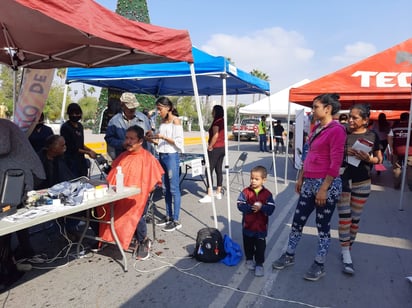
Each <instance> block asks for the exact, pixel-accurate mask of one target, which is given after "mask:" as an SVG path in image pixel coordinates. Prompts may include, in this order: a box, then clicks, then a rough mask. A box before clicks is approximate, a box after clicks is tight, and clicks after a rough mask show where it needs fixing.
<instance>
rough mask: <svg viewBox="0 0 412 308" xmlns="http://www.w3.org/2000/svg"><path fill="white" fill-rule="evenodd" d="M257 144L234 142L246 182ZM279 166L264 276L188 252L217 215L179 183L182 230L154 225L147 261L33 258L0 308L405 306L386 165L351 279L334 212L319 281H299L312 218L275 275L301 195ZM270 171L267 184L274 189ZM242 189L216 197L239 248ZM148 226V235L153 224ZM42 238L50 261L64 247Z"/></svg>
mask: <svg viewBox="0 0 412 308" xmlns="http://www.w3.org/2000/svg"><path fill="white" fill-rule="evenodd" d="M257 149H258V143H257V142H253V141H251V142H241V143H240V151H247V152H248V154H249V155H248V159H247V161H246V164H245V182H246V183H248V181H249V172H250V169H251V168H252V167H253V166H255V165H257V164H261V165H263V166H266V167H267V168H268V169H270V166H271V157H272V156H271V155H272V154H270V153H259V152H257ZM185 150H186V152H189V153H200V152H202V147H201V145H191V146H186V147H185ZM238 156H239V152H238V151H237V142H234V141H230V142H229V158H230V165H233V163H234V161H235V159H236V158H237V157H238ZM284 163H285V157H284V156H283V155H279V156H278V157H277V158H276V166H277V176H278V183H277V185H278V194H277V196H276V200H275V202H276V210H275V212H274V214H273V216H271V217H270V226H269V234H268V237H267V249H266V262H265V276H264V277H263V278H256V277H254V275H253V274H252V273H251V272H249V271H247V270H246V268H245V267H244V265H243V262H242V263H240V264H239V265H238V266H234V267H228V266H226V265H223V264H221V263H213V264H206V263H198V262H197V261H196V260H194V259H191V258H190V257H189V254H191V253H192V252H193V249H194V244H195V240H196V234H197V231H198V230H199V229H201V228H202V227H204V226H211V227H213V226H214V219H213V216H214V215H213V208H212V205H211V204H200V203H198V199H199V198H201V197H202V196H203V195H204V194H205V187H204V184H203V183H202V182H197V181H196V182H195V181H184V182H183V184H182V209H181V221H182V224H183V228H182V229H181V230H179V231H174V232H163V231H161V228H160V227H157V228H156V240H155V241H154V242H153V247H152V253H151V257H150V258H149V259H148V260H146V261H135V260H132V255H131V253H127V256H128V258H129V259H128V261H129V268H130V269H129V271H128V272H123V269H122V267H121V266H120V264H118V261H117V260H119V258H120V254H119V253H118V252H117V251H116V248H115V247H112V246H109V247H107V248H106V249H104V250H103V251H102V252H99V253H97V254H93V253H88V254H86V255H85V256H84V257H83V258H81V259H74V257H73V255H72V254H70V255H68V256H67V257H65V258H63V259H61V260H59V261H53V262H51V263H49V264H37V265H36V267H38V268H42V269H38V268H36V269H33V270H32V271H30V272H28V273H26V274H25V275H24V277H23V278H22V280H20V281H19V283H18V284H17V285H16V286H14V288H13V289H11V290H10V291H9V292H4V293H2V294H0V303H2V304H3V307H34V306H36V307H48V306H51V307H56V306H60V307H146V306H147V307H149V306H150V307H181V306H182V303H190V305H192V306H194V307H281V308H283V307H308V306H310V307H342V308H343V307H352V308H353V307H355V308H357V307H411V306H412V290H411V288H412V284H411V283H410V282H408V281H407V280H406V279H405V277H406V276H410V275H412V262H411V260H412V223H411V221H412V204H411V197H412V195H411V194H412V193H411V192H409V191H405V196H404V200H405V204H404V210H403V211H399V210H398V203H399V191H396V190H394V189H392V188H391V174H390V171H386V172H382V174H381V175H380V176H379V177H378V176H377V175H375V174H374V185H373V192H372V194H371V196H370V198H369V200H368V202H367V204H366V207H365V211H364V213H363V215H362V219H361V224H360V232H359V236H358V239H357V241H356V244H355V245H354V246H353V249H352V256H353V260H354V265H355V270H356V274H355V275H354V276H353V277H349V276H346V275H344V274H342V272H341V261H340V248H339V242H338V239H337V213H335V214H334V218H333V220H332V229H333V232H332V237H333V239H332V244H331V248H330V252H329V256H328V259H327V263H326V271H327V274H326V276H325V277H323V278H322V279H321V280H319V281H317V282H308V281H305V280H304V279H303V278H302V276H303V274H304V273H305V272H306V270H307V269H308V267H309V266H310V264H311V262H312V260H313V257H314V254H315V250H316V242H317V237H316V234H317V231H316V228H315V224H314V217H313V215H312V216H311V218H310V219H309V221H308V225H307V226H306V227H305V229H304V236H303V238H302V240H301V243H300V244H299V247H298V250H297V254H296V264H295V265H294V266H292V267H289V268H287V269H284V270H282V271H277V270H274V271H272V269H271V263H272V261H274V260H275V259H276V258H277V257H279V255H280V254H281V253H282V251H283V249H284V247H285V243H286V241H287V236H288V234H289V230H290V222H291V219H292V216H293V213H294V208H295V205H296V201H297V195H296V194H295V193H294V182H293V181H294V179H295V176H296V170H294V169H293V168H292V167H291V166H290V165H289V168H288V177H287V178H288V182H289V184H288V185H286V184H285V183H284V180H285V176H284ZM272 172H273V171H271V176H270V177H269V178H268V181H267V183H266V186H267V187H268V188H269V189H270V190H271V191H272V192H274V191H275V181H274V178H273V174H272ZM239 185H241V184H239V183H234V184H233V185H232V186H231V187H230V189H229V190H227V191H226V194H225V195H224V197H223V199H222V200H217V201H216V216H217V222H218V229H219V230H220V231H221V232H222V234H228V232H229V220H228V218H229V217H230V220H231V231H232V238H233V240H234V241H235V242H237V243H239V244H240V245H242V234H241V215H240V213H239V211H238V210H237V208H236V198H237V196H238V193H239V191H238V187H239ZM224 186H227V185H226V179H224ZM228 195H230V204H229V206H228V202H227V197H228ZM155 201H156V205H157V208H158V210H159V212H160V213H164V212H165V208H164V200H163V199H162V198H160V197H158V198H156V200H155ZM228 208H229V212H228ZM229 213H230V216H229ZM148 227H149V230H148V234H149V236H152V229H151V226H150V225H148ZM38 236H39V237H38V238H37V237H36V238H34V240H35V241H36V244H37V245H38V246H36V247H38V248H39V249H44V251H45V252H47V253H48V257H49V258H52V257H54V256H55V255H56V254H57V252H58V251H59V249H61V248H62V247H63V246H64V244H65V243H64V241H63V240H62V239H61V237H60V239H59V240H58V241H57V240H55V239H53V237H52V236H51V235H50V234H48V237H46V239H45V238H44V235H43V237H40V234H39V235H38ZM49 240H50V242H49ZM44 251H41V252H44ZM71 252H74V249H73V250H72V251H71ZM183 305H184V304H183Z"/></svg>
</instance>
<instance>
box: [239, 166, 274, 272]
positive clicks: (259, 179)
mask: <svg viewBox="0 0 412 308" xmlns="http://www.w3.org/2000/svg"><path fill="white" fill-rule="evenodd" d="M266 178H267V170H266V168H265V167H263V166H256V167H254V168H253V169H252V170H251V171H250V185H249V186H248V187H246V188H244V189H243V191H242V192H241V193H240V195H239V197H238V199H237V207H238V209H239V211H241V212H242V214H243V218H242V234H243V249H244V251H245V256H246V266H247V268H248V269H250V270H254V271H255V276H257V277H262V276H264V270H263V263H264V261H265V249H266V236H267V229H268V222H269V216H270V215H272V213H273V211H274V210H275V201H274V200H273V196H272V193H271V192H270V191H269V190H268V189H266V188H265V187H264V186H263V184H264V183H265V182H266Z"/></svg>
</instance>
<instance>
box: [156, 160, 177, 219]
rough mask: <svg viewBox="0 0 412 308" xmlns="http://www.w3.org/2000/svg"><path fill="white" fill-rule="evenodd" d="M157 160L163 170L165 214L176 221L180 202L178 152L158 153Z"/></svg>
mask: <svg viewBox="0 0 412 308" xmlns="http://www.w3.org/2000/svg"><path fill="white" fill-rule="evenodd" d="M159 162H160V164H161V165H162V167H163V169H164V171H165V174H164V175H163V184H164V187H165V201H166V214H167V216H168V217H170V218H172V219H173V220H174V221H178V220H179V212H180V202H181V195H180V167H179V163H180V159H179V153H159ZM172 205H173V207H172Z"/></svg>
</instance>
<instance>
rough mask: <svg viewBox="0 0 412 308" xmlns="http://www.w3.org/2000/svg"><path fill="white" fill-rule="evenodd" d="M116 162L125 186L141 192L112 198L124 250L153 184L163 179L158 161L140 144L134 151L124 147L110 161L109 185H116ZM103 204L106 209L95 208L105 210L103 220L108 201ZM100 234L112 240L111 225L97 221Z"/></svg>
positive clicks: (106, 216) (107, 219)
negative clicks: (116, 198)
mask: <svg viewBox="0 0 412 308" xmlns="http://www.w3.org/2000/svg"><path fill="white" fill-rule="evenodd" d="M117 166H121V167H122V172H123V174H124V186H130V187H138V188H140V189H141V192H140V194H137V195H134V196H131V197H129V198H125V199H122V200H119V201H116V202H115V207H114V227H115V230H116V233H117V236H118V237H119V240H120V243H121V244H122V247H123V249H124V250H127V249H128V248H129V245H130V242H131V240H132V238H133V234H134V232H135V230H136V227H137V224H138V222H139V220H140V218H141V216H142V214H143V210H144V208H145V205H146V202H147V199H148V197H149V194H150V192H151V191H152V190H153V188H154V187H155V185H156V184H161V183H162V174H163V173H164V171H163V168H162V166H161V165H160V163H159V161H158V160H157V159H156V158H155V157H154V156H153V155H152V154H151V153H150V152H148V151H147V150H145V149H143V148H141V149H140V150H138V151H137V152H128V151H125V152H123V153H122V154H120V155H119V156H118V157H117V158H116V159H115V160H114V161H113V163H112V169H111V171H110V172H109V174H108V175H107V181H108V183H109V184H110V185H116V172H117V169H116V167H117ZM103 207H104V209H105V211H103V210H102V208H98V213H99V215H103V214H104V216H103V218H102V220H105V221H109V220H110V205H109V204H106V205H104V206H103ZM99 235H100V237H101V238H102V239H103V240H106V241H110V242H112V241H114V238H113V236H112V234H111V232H110V226H109V225H107V224H100V227H99Z"/></svg>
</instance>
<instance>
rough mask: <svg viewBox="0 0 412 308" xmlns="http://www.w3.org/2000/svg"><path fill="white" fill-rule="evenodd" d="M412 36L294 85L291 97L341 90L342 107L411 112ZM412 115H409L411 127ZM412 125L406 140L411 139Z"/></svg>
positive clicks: (305, 101) (304, 99)
mask: <svg viewBox="0 0 412 308" xmlns="http://www.w3.org/2000/svg"><path fill="white" fill-rule="evenodd" d="M411 75H412V39H408V40H406V41H404V42H402V43H400V44H398V45H395V46H393V47H391V48H389V49H386V50H384V51H382V52H380V53H378V54H376V55H373V56H371V57H369V58H366V59H364V60H362V61H359V62H357V63H355V64H352V65H350V66H347V67H345V68H343V69H341V70H338V71H336V72H334V73H332V74H329V75H326V76H324V77H321V78H319V79H317V80H314V81H312V82H309V83H307V84H305V85H303V86H301V87H299V88H291V89H290V92H289V101H291V102H294V103H297V104H301V105H306V106H311V105H312V102H313V99H314V98H315V97H316V96H317V95H319V94H320V93H331V92H334V93H338V94H339V95H340V99H339V101H340V102H341V104H342V109H349V108H350V107H351V106H352V105H353V104H355V103H365V104H370V106H371V108H372V109H380V110H406V109H409V110H410V111H409V113H410V114H412V101H411ZM411 121H412V116H411V117H409V127H410V126H411ZM410 135H411V129H410V128H409V134H408V139H407V142H406V143H407V144H409V142H410V140H409V139H410ZM406 154H407V155H406V156H405V161H404V166H403V174H402V188H401V196H400V202H399V209H400V210H401V209H403V207H402V200H403V190H404V186H405V174H406V166H407V156H408V153H406Z"/></svg>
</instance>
